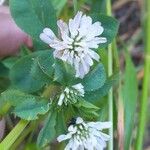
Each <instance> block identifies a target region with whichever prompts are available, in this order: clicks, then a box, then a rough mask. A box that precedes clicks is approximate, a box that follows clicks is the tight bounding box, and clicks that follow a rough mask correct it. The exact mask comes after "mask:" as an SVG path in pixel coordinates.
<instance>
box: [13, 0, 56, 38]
mask: <svg viewBox="0 0 150 150" xmlns="http://www.w3.org/2000/svg"><path fill="white" fill-rule="evenodd" d="M10 10H11V15H12V17H13V19H14V20H15V22H16V24H17V25H18V26H19V27H20V28H21V29H22V30H23V31H25V32H26V33H28V34H29V35H30V36H31V37H32V38H34V39H36V40H37V41H40V39H39V35H40V33H42V31H43V29H44V28H45V27H48V28H51V29H52V30H53V31H54V32H55V33H57V25H56V14H55V10H54V8H53V6H52V4H51V0H11V1H10Z"/></svg>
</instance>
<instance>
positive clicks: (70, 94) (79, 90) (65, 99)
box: [58, 83, 84, 106]
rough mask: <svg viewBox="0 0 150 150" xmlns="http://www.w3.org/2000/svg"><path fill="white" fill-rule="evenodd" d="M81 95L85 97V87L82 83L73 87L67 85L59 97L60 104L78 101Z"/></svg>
mask: <svg viewBox="0 0 150 150" xmlns="http://www.w3.org/2000/svg"><path fill="white" fill-rule="evenodd" d="M79 97H84V87H83V85H82V84H81V83H78V84H76V85H73V86H72V87H71V88H69V87H66V88H65V89H64V91H63V92H62V93H61V95H60V97H59V100H58V105H59V106H61V105H62V104H63V103H64V104H65V105H68V103H76V102H77V100H78V98H79Z"/></svg>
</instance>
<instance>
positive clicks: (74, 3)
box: [73, 0, 78, 15]
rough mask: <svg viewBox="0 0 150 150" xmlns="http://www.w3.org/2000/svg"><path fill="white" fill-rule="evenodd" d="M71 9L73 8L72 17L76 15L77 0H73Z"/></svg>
mask: <svg viewBox="0 0 150 150" xmlns="http://www.w3.org/2000/svg"><path fill="white" fill-rule="evenodd" d="M73 8H74V15H76V13H77V11H78V4H77V0H73Z"/></svg>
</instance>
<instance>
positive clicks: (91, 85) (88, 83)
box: [82, 64, 106, 91]
mask: <svg viewBox="0 0 150 150" xmlns="http://www.w3.org/2000/svg"><path fill="white" fill-rule="evenodd" d="M105 81H106V73H105V69H104V66H103V64H98V65H97V66H96V67H95V68H94V69H93V70H92V71H91V72H90V73H89V74H88V75H87V76H85V78H84V79H83V81H82V84H83V86H84V90H85V91H95V90H96V89H99V88H100V87H102V86H103V85H104V83H105Z"/></svg>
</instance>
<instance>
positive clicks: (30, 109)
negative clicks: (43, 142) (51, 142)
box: [13, 99, 50, 120]
mask: <svg viewBox="0 0 150 150" xmlns="http://www.w3.org/2000/svg"><path fill="white" fill-rule="evenodd" d="M49 109H50V104H48V103H47V102H46V101H36V100H35V99H30V100H28V101H27V100H25V101H24V102H22V103H21V104H19V105H17V106H16V107H15V109H14V111H13V113H14V114H15V115H16V116H18V117H20V118H22V119H24V120H36V119H38V117H39V115H44V114H45V113H47V112H48V111H49Z"/></svg>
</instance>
